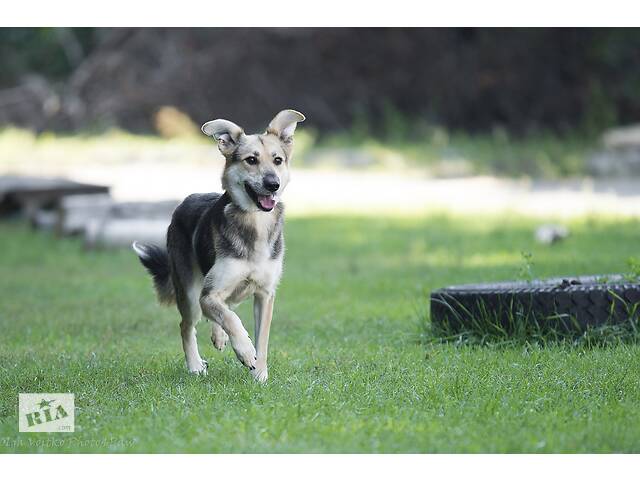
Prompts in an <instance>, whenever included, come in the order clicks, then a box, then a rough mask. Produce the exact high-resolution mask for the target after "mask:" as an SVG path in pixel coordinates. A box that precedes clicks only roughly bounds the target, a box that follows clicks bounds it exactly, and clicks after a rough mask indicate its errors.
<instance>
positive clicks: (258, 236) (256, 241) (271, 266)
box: [214, 215, 283, 304]
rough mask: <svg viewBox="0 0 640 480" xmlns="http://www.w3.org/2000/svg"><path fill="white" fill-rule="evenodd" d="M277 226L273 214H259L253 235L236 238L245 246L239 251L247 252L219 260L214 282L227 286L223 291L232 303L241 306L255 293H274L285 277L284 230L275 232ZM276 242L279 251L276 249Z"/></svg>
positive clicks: (225, 256)
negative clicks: (240, 304)
mask: <svg viewBox="0 0 640 480" xmlns="http://www.w3.org/2000/svg"><path fill="white" fill-rule="evenodd" d="M276 220H277V219H276ZM277 227H278V225H277V224H276V223H275V222H274V219H273V218H272V217H271V216H270V215H257V216H256V217H255V219H253V221H252V222H251V230H250V233H249V234H247V235H246V236H242V235H239V236H238V237H236V238H235V240H236V241H238V242H242V243H243V248H238V249H237V251H238V252H243V253H245V252H246V253H245V254H243V255H229V256H227V255H223V256H222V258H219V259H216V265H215V266H214V270H215V271H216V272H215V278H216V279H217V281H216V282H215V283H216V284H218V285H219V286H222V285H225V286H226V288H224V287H223V288H221V290H224V291H226V296H227V302H228V303H229V304H237V303H240V302H241V301H242V300H244V299H245V298H246V297H247V296H249V295H251V294H253V293H255V292H256V291H261V292H265V293H269V294H273V293H275V289H276V287H277V284H278V282H279V280H280V276H281V274H282V257H283V256H282V252H281V244H282V236H281V235H282V232H281V229H279V230H275V228H277ZM239 231H242V230H241V229H239ZM240 237H245V238H240ZM276 243H277V244H278V245H279V246H280V247H279V248H275V247H276Z"/></svg>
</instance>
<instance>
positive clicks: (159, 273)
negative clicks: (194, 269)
mask: <svg viewBox="0 0 640 480" xmlns="http://www.w3.org/2000/svg"><path fill="white" fill-rule="evenodd" d="M131 246H132V247H133V251H134V252H136V255H138V258H139V259H140V263H142V265H143V266H144V268H146V269H147V271H148V272H149V273H150V274H151V278H153V286H154V287H155V289H156V293H157V294H158V300H159V301H160V303H163V304H167V305H169V304H171V303H173V302H175V300H176V292H175V290H174V288H173V282H172V281H171V270H170V269H169V254H168V253H167V251H166V250H164V249H163V248H160V247H158V246H157V245H151V244H144V243H138V242H133V245H131Z"/></svg>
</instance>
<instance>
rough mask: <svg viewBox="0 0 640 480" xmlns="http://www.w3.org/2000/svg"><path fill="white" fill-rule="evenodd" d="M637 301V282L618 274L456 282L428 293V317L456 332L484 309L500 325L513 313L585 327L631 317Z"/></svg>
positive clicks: (562, 326) (559, 326)
mask: <svg viewBox="0 0 640 480" xmlns="http://www.w3.org/2000/svg"><path fill="white" fill-rule="evenodd" d="M603 277H605V278H607V283H603V282H602V280H601V279H602V278H603ZM622 300H624V301H622ZM638 304H640V283H637V282H628V281H625V279H624V277H622V276H621V275H606V276H588V277H573V278H551V279H548V280H534V281H531V282H504V283H485V284H475V285H459V286H453V287H447V288H442V289H440V290H436V291H434V292H432V293H431V322H432V324H433V325H435V326H436V327H438V326H439V327H446V328H447V329H448V331H453V332H460V331H465V330H469V329H472V328H473V326H474V325H477V319H478V318H480V317H481V316H482V315H485V316H486V314H487V313H489V314H490V315H492V317H491V318H492V320H494V321H498V322H499V323H500V325H501V326H502V328H504V329H505V330H508V329H509V328H513V323H514V320H513V319H514V318H524V319H526V320H525V321H535V322H536V323H537V325H538V326H540V327H542V328H544V327H552V328H554V329H556V330H561V331H572V330H575V329H578V330H585V329H587V328H588V327H599V326H602V325H605V324H609V325H610V324H620V323H622V322H626V321H628V320H629V318H630V317H634V318H637V315H638V312H637V311H636V309H635V308H634V307H633V306H634V305H638ZM637 310H638V311H640V307H638V308H637Z"/></svg>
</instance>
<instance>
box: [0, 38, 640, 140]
mask: <svg viewBox="0 0 640 480" xmlns="http://www.w3.org/2000/svg"><path fill="white" fill-rule="evenodd" d="M247 45H251V48H246V46H247ZM85 59H86V60H89V59H92V60H93V62H88V63H89V65H88V68H86V69H84V70H83V74H82V75H80V76H79V78H76V79H74V82H69V83H73V88H72V89H75V90H73V92H72V93H73V95H72V97H73V101H74V102H76V103H75V104H74V105H72V107H73V108H62V109H61V110H60V112H61V113H60V114H56V115H52V116H50V118H48V119H47V120H40V123H37V122H35V121H32V120H29V118H33V117H34V116H35V115H33V114H31V113H29V114H23V113H21V112H17V113H6V114H5V116H4V117H2V116H0V120H2V121H4V122H9V123H12V119H17V120H16V121H15V122H13V123H17V124H19V125H22V126H27V127H29V128H33V129H36V130H46V129H53V130H78V129H81V128H87V127H89V128H91V127H92V126H93V125H104V126H105V127H106V128H108V127H110V126H118V127H121V128H124V129H127V130H131V131H137V132H151V131H154V130H155V129H154V127H156V124H155V119H154V116H155V114H156V112H157V110H158V107H159V106H161V105H171V106H174V107H175V108H177V109H178V110H180V111H181V112H184V113H185V114H186V115H188V116H189V117H190V118H191V119H192V120H193V121H194V122H195V123H196V124H200V123H201V122H203V121H206V120H208V119H209V118H208V116H209V115H211V112H212V109H215V114H216V115H217V116H225V117H227V118H233V119H238V121H239V122H240V123H241V124H242V125H243V126H245V127H246V128H248V129H249V130H251V129H254V128H263V125H262V122H263V121H264V119H268V118H269V115H272V114H273V112H274V111H277V110H278V109H280V108H283V107H285V106H292V107H295V108H298V109H300V110H302V111H304V112H305V114H307V117H308V119H309V120H308V122H307V125H313V126H314V127H316V128H317V131H318V133H319V134H321V135H323V134H325V133H327V132H331V131H340V130H344V129H346V128H349V127H353V131H356V132H357V131H360V132H373V133H374V134H381V132H382V133H384V135H389V136H390V137H392V140H394V139H395V140H400V139H406V138H407V137H410V136H412V135H415V134H416V132H418V133H420V132H421V130H420V128H422V127H420V125H421V124H420V123H419V122H418V120H419V121H420V122H422V123H428V124H431V125H443V126H445V127H446V128H447V129H450V130H455V131H458V130H465V131H470V132H478V131H482V132H492V131H494V130H495V129H496V128H499V129H500V128H502V129H506V130H507V131H508V132H510V134H514V133H515V134H530V133H531V132H534V133H536V134H538V135H542V134H541V133H540V132H544V131H549V130H550V131H553V132H555V133H557V134H565V133H567V132H573V131H575V130H576V129H577V130H579V131H580V132H581V134H583V135H594V134H598V133H599V132H601V131H602V130H603V129H605V128H608V127H610V126H612V125H614V124H617V123H631V122H635V121H637V120H638V118H640V30H639V29H614V28H602V29H597V28H556V29H553V28H537V29H535V28H524V29H523V28H507V29H504V28H503V29H494V28H442V29H429V28H423V29H398V28H382V29H376V28H358V29H350V28H312V29H304V28H300V29H272V28H268V29H265V28H253V29H226V28H225V29H221V28H214V29H198V28H192V29H182V28H173V29H156V28H150V29H126V28H121V29H94V28H57V29H54V28H35V29H30V28H4V29H0V87H11V86H15V85H18V84H19V83H20V82H21V81H22V79H24V78H25V76H27V75H29V74H38V75H40V76H41V77H44V78H46V79H47V80H49V81H51V82H59V83H64V81H65V80H68V79H69V78H70V77H71V75H72V74H73V72H74V71H75V69H76V67H77V66H78V65H79V64H83V65H85V64H86V63H87V62H84V60H85ZM83 62H84V63H83ZM243 72H244V73H243ZM238 92H242V95H239V94H237V93H238ZM63 101H64V98H63ZM63 107H64V105H63ZM76 107H78V108H76ZM74 108H75V110H74ZM66 112H75V113H74V114H73V115H75V116H73V115H72V118H65V117H64V115H66V114H67V113H66ZM252 122H254V123H255V124H252ZM258 123H259V125H258ZM416 125H418V127H419V128H416Z"/></svg>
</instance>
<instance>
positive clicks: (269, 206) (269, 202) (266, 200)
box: [244, 182, 276, 212]
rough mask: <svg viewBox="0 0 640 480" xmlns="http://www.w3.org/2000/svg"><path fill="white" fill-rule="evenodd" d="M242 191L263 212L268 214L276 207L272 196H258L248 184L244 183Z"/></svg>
mask: <svg viewBox="0 0 640 480" xmlns="http://www.w3.org/2000/svg"><path fill="white" fill-rule="evenodd" d="M244 189H245V191H246V192H247V195H249V198H251V200H253V202H254V203H255V204H256V206H257V207H258V208H259V209H260V210H262V211H263V212H270V211H272V210H273V208H274V207H275V206H276V199H275V198H274V196H273V195H259V194H258V193H257V192H256V191H255V190H254V189H253V188H252V187H251V185H249V183H248V182H244Z"/></svg>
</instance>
